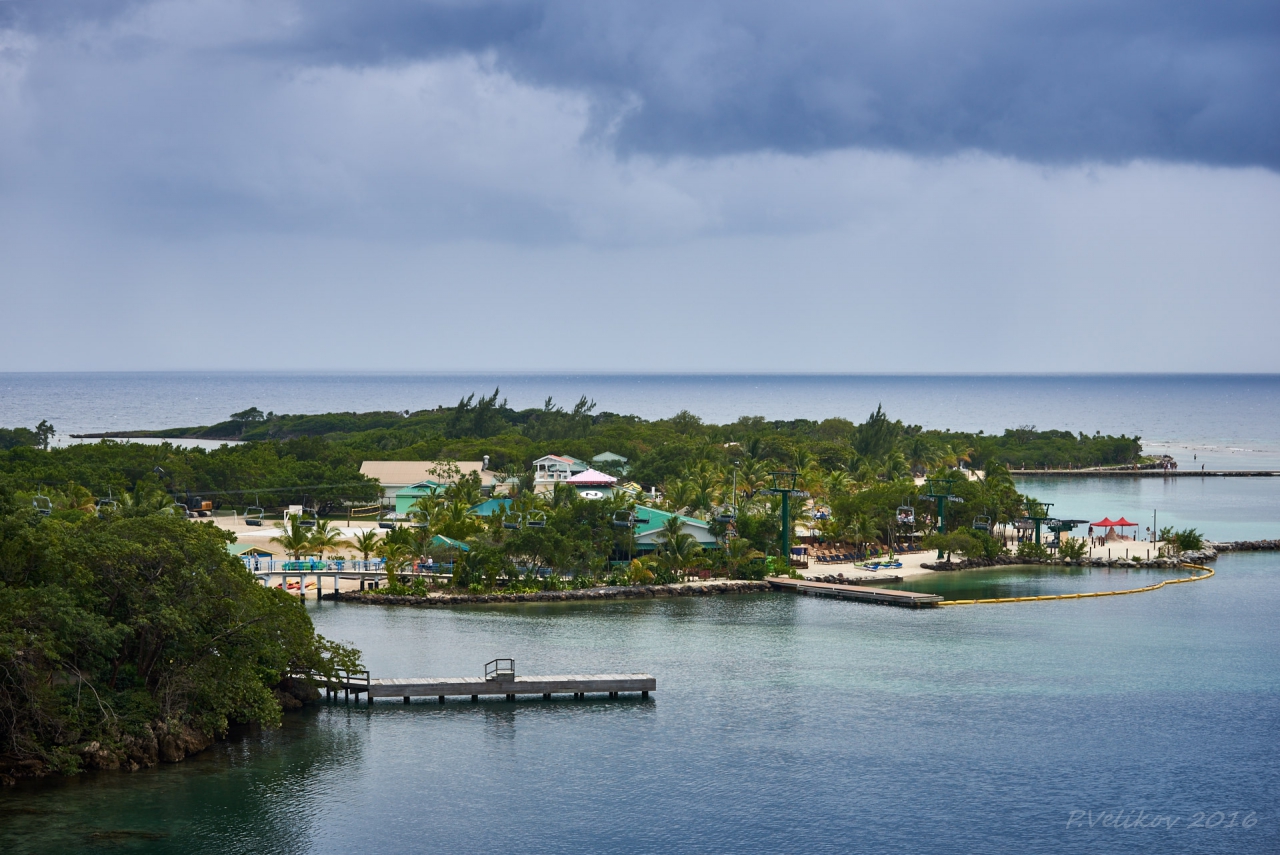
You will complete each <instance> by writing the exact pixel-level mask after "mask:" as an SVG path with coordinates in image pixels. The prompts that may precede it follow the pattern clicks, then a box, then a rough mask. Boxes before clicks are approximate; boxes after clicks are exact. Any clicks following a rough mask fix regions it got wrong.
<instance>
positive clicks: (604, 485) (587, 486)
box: [565, 469, 618, 499]
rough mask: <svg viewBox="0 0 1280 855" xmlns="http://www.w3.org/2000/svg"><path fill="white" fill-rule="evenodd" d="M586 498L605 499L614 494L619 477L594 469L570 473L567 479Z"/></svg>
mask: <svg viewBox="0 0 1280 855" xmlns="http://www.w3.org/2000/svg"><path fill="white" fill-rule="evenodd" d="M565 483H566V484H568V485H569V486H570V487H572V488H573V489H575V490H577V491H578V495H579V496H581V497H582V498H584V499H604V498H607V497H609V496H612V495H613V491H614V487H615V485H616V484H617V483H618V479H617V478H614V477H613V476H612V475H606V474H605V473H603V472H597V471H596V470H594V469H588V470H586V471H585V472H579V473H578V474H576V475H570V476H569V477H568V479H566V481H565Z"/></svg>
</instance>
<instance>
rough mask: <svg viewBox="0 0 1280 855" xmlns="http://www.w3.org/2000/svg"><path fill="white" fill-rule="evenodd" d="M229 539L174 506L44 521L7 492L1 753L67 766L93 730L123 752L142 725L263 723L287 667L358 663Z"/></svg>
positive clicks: (1, 596)
mask: <svg viewBox="0 0 1280 855" xmlns="http://www.w3.org/2000/svg"><path fill="white" fill-rule="evenodd" d="M229 538H230V535H229V534H227V533H225V532H222V531H221V530H219V529H217V528H215V527H214V526H210V525H204V524H198V523H193V522H188V521H187V520H185V519H182V518H178V517H172V516H151V517H148V518H145V519H143V518H136V517H127V516H117V517H113V518H109V519H105V520H103V519H98V518H97V517H95V516H85V517H82V518H80V520H79V521H77V522H65V521H61V520H59V519H57V518H44V519H42V520H39V521H38V522H37V520H36V519H35V514H34V511H31V510H29V509H17V508H15V507H14V505H13V503H12V501H11V500H10V498H9V496H8V495H7V494H5V493H4V491H3V490H0V741H2V742H3V745H4V748H3V749H2V750H3V751H4V753H5V754H7V755H8V756H9V758H11V759H15V760H17V761H19V762H22V761H27V760H29V761H32V762H34V763H36V764H38V765H39V764H43V765H44V766H45V767H46V768H52V769H55V770H59V771H63V772H74V771H76V770H77V769H78V768H79V767H80V765H81V762H82V760H81V758H82V756H84V755H81V754H80V753H78V752H77V751H76V750H75V746H76V745H78V744H84V743H87V742H89V741H96V742H98V743H99V745H100V746H101V748H102V750H103V751H104V752H106V753H107V754H108V755H111V756H114V757H116V758H117V760H118V761H120V762H127V758H126V755H127V754H128V753H129V751H130V750H131V749H130V746H131V745H137V744H138V740H139V739H141V738H143V736H144V734H145V732H146V731H148V730H153V729H155V728H159V727H167V728H170V729H172V728H181V727H189V728H191V729H192V730H194V731H196V732H198V733H202V734H206V735H209V736H212V735H216V734H220V733H223V732H225V730H226V729H227V727H228V726H229V725H230V724H231V723H232V722H260V723H262V724H265V725H272V724H275V723H277V722H278V721H279V717H280V712H281V708H280V704H279V702H278V701H277V699H276V697H275V696H274V695H273V688H275V687H276V686H277V684H279V683H280V681H281V680H282V679H283V678H284V677H285V676H286V675H287V674H290V673H296V672H318V673H320V674H324V675H330V676H332V675H335V674H336V673H337V671H338V669H340V668H355V667H358V665H359V655H358V653H357V652H356V651H354V650H350V649H349V648H344V647H341V646H339V645H335V644H332V643H330V642H327V641H325V640H324V639H323V638H321V637H319V636H317V635H316V634H315V632H314V629H313V628H312V626H311V621H310V619H309V618H308V617H307V613H306V610H305V609H304V608H303V607H302V606H301V605H300V604H299V603H298V602H296V600H295V598H293V597H290V596H289V595H287V594H286V593H284V592H283V591H280V590H277V589H269V588H265V587H263V586H261V585H260V584H258V582H257V581H256V580H255V579H254V578H253V576H252V574H250V573H249V572H247V571H246V570H245V569H244V566H243V565H242V564H241V563H240V561H238V560H237V559H235V558H234V557H232V556H231V555H230V554H229V553H228V552H227V548H226V547H227V542H228V540H229Z"/></svg>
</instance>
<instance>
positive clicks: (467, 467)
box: [360, 460, 502, 499]
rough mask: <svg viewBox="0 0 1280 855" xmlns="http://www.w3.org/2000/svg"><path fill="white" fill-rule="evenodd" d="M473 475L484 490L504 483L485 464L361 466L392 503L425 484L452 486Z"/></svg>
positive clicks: (379, 463)
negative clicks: (403, 491) (415, 486)
mask: <svg viewBox="0 0 1280 855" xmlns="http://www.w3.org/2000/svg"><path fill="white" fill-rule="evenodd" d="M472 472H476V473H478V474H479V475H480V487H481V489H484V488H486V487H488V488H493V487H494V486H495V485H496V484H498V483H499V482H500V481H501V479H502V476H501V475H499V474H498V473H496V472H491V471H489V470H488V469H487V468H485V461H483V460H366V461H364V462H363V463H361V464H360V474H361V475H364V476H365V477H366V478H375V479H377V480H378V482H379V483H380V484H382V494H383V495H384V496H386V497H387V498H388V499H395V497H396V493H398V492H400V491H401V490H403V489H405V488H407V487H412V486H414V485H415V484H421V483H423V482H424V481H432V482H435V483H437V484H452V483H453V482H454V481H456V480H458V478H460V477H462V476H465V475H469V474H471V473H472ZM498 492H502V491H501V490H499V491H498Z"/></svg>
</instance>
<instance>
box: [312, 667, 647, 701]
mask: <svg viewBox="0 0 1280 855" xmlns="http://www.w3.org/2000/svg"><path fill="white" fill-rule="evenodd" d="M490 664H491V665H492V663H490ZM657 688H658V681H657V680H656V679H655V678H654V677H653V676H652V675H650V674H554V675H545V676H533V675H530V676H522V677H517V676H516V675H515V667H514V664H513V665H512V667H511V669H510V670H509V671H508V670H503V671H500V672H498V673H497V675H496V676H494V675H493V674H491V675H490V676H487V677H413V678H382V679H375V678H371V677H370V676H369V673H368V672H367V671H365V672H361V673H358V674H348V675H346V676H345V677H344V678H343V679H340V680H337V681H329V682H327V683H326V684H325V694H326V696H327V697H331V698H336V697H337V695H338V693H339V692H342V693H343V695H344V697H347V698H350V697H351V696H352V695H354V696H355V699H356V701H357V702H359V700H360V695H362V694H363V695H364V696H365V698H366V699H367V700H368V702H369V703H370V704H372V703H373V701H374V698H401V699H403V700H404V702H405V703H406V704H407V703H409V701H410V699H412V698H435V699H437V700H438V701H439V702H440V703H442V704H443V703H444V702H445V698H470V699H471V701H472V702H476V701H479V700H480V696H481V695H485V696H489V697H492V696H502V697H505V698H506V700H508V701H514V700H515V699H516V696H517V695H541V696H542V698H543V700H548V701H549V700H551V697H552V696H553V695H572V696H573V698H574V700H583V699H585V698H586V696H587V695H608V696H609V697H611V698H616V697H618V695H619V694H621V693H624V692H626V693H638V694H639V695H640V697H642V698H647V697H649V693H650V692H652V691H656V690H657Z"/></svg>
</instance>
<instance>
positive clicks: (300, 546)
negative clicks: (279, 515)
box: [271, 517, 311, 561]
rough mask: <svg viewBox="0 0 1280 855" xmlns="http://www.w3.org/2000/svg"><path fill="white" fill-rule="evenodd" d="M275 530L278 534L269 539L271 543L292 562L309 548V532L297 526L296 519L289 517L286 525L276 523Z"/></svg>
mask: <svg viewBox="0 0 1280 855" xmlns="http://www.w3.org/2000/svg"><path fill="white" fill-rule="evenodd" d="M276 530H277V531H278V532H279V534H277V535H276V536H275V537H273V538H271V542H272V543H274V544H276V545H277V546H279V547H280V548H281V549H283V550H284V551H285V552H286V553H288V555H289V557H290V558H292V559H293V560H294V561H297V560H298V559H300V558H301V557H302V556H303V554H305V553H306V552H307V551H308V550H309V549H310V548H311V532H310V531H308V530H307V529H305V528H303V527H302V526H301V525H300V524H299V522H298V518H297V517H290V518H289V522H288V525H286V524H285V523H284V522H278V523H276Z"/></svg>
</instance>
